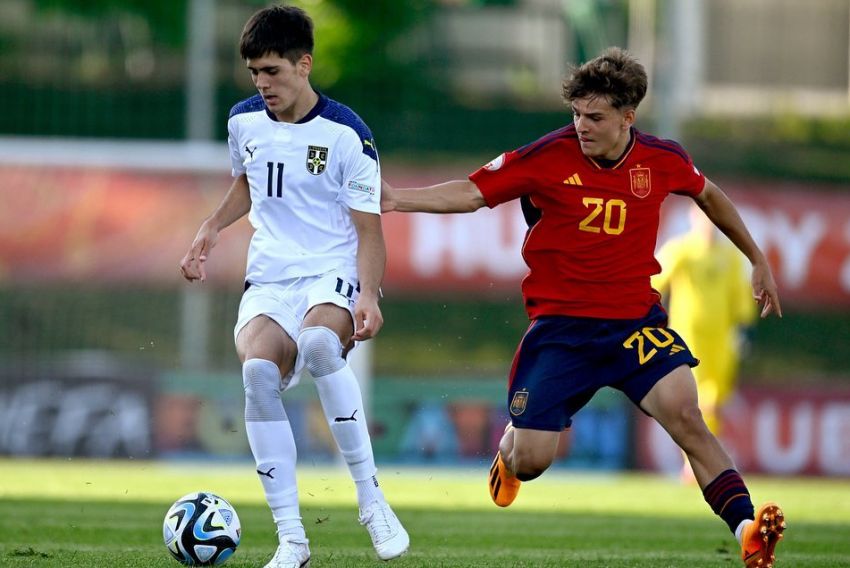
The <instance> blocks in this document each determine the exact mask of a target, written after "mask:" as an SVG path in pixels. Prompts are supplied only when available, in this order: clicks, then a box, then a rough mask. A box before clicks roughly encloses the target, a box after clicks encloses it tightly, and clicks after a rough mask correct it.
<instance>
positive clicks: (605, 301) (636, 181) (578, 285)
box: [469, 124, 705, 319]
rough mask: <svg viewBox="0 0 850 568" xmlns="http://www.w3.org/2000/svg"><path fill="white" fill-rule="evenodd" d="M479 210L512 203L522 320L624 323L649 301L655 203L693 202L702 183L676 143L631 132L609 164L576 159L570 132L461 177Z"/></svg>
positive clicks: (654, 264) (653, 298) (654, 268)
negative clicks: (520, 263)
mask: <svg viewBox="0 0 850 568" xmlns="http://www.w3.org/2000/svg"><path fill="white" fill-rule="evenodd" d="M469 179H470V180H472V182H474V183H475V185H477V186H478V189H479V190H480V191H481V193H482V195H483V196H484V200H485V201H486V203H487V205H488V207H495V206H496V205H499V204H500V203H505V202H506V201H510V200H512V199H517V198H520V199H521V203H522V208H523V213H524V214H525V216H526V220H527V221H528V223H529V229H528V233H527V234H526V237H525V243H524V244H523V249H522V255H523V259H524V260H525V263H526V264H527V265H528V268H529V271H528V274H527V275H526V277H525V278H524V279H523V282H522V292H523V298H524V300H525V307H526V311H527V312H528V316H529V318H531V319H535V318H537V317H539V316H546V315H567V316H579V317H592V318H605V319H634V318H640V317H643V316H645V315H646V314H647V312H648V311H649V308H650V307H651V306H652V305H653V304H655V303H657V302H658V300H659V299H660V296H659V294H658V293H657V292H656V291H655V290H653V289H652V286H651V285H650V276H652V275H653V274H656V273H658V272H660V270H661V267H660V265H659V264H658V261H656V260H655V242H656V239H657V236H658V223H659V216H660V209H661V202H662V201H664V199H665V198H666V197H667V196H668V195H669V194H670V193H678V194H683V195H689V196H692V197H693V196H696V195H698V194H699V193H700V192H701V191H702V189H703V187H704V185H705V177H704V176H703V175H702V174H701V173H700V172H699V170H697V169H696V168H695V167H694V165H693V162H692V160H691V158H690V156H689V155H688V154H687V152H685V150H684V149H683V148H682V147H681V146H679V145H678V144H677V143H675V142H673V141H671V140H661V139H659V138H656V137H654V136H650V135H647V134H644V133H642V132H639V131H638V130H637V129H635V128H633V129H632V131H631V139H630V141H629V146H628V147H627V149H626V151H625V152H624V153H623V155H622V156H621V157H620V159H619V160H618V161H616V162H604V161H600V160H598V159H597V160H594V159H593V158H589V157H587V156H585V155H584V154H583V153H582V151H581V147H580V146H579V142H578V136H577V134H576V130H575V127H574V126H573V125H572V124H570V125H569V126H566V127H564V128H561V129H560V130H556V131H554V132H551V133H549V134H547V135H546V136H544V137H543V138H540V139H539V140H537V141H536V142H533V143H532V144H529V145H527V146H524V147H522V148H520V149H518V150H515V151H513V152H507V153H505V154H502V155H501V156H499V157H498V158H496V159H495V160H493V161H492V162H490V163H489V164H487V165H486V166H484V167H482V168H480V169H479V170H478V171H476V172H474V173H473V174H471V175H470V176H469Z"/></svg>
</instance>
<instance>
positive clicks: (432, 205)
mask: <svg viewBox="0 0 850 568" xmlns="http://www.w3.org/2000/svg"><path fill="white" fill-rule="evenodd" d="M486 204H487V203H486V202H485V201H484V196H483V195H481V191H479V189H478V186H477V185H475V184H474V183H472V182H471V181H469V180H454V181H447V182H445V183H440V184H437V185H432V186H429V187H417V188H409V189H396V188H394V187H392V186H391V185H390V184H388V183H387V182H386V181H384V180H381V211H383V212H388V211H403V212H406V213H412V212H417V211H418V212H423V213H471V212H473V211H477V210H478V209H481V208H482V207H484V206H485V205H486Z"/></svg>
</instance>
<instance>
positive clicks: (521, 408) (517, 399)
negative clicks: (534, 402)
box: [511, 390, 528, 416]
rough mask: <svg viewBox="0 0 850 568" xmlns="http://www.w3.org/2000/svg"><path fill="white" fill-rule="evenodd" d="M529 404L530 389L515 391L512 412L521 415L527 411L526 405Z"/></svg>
mask: <svg viewBox="0 0 850 568" xmlns="http://www.w3.org/2000/svg"><path fill="white" fill-rule="evenodd" d="M527 404H528V391H526V390H521V391H517V392H515V393H514V397H513V398H512V399H511V414H513V415H514V416H519V415H520V414H522V413H523V412H525V406H526V405H527Z"/></svg>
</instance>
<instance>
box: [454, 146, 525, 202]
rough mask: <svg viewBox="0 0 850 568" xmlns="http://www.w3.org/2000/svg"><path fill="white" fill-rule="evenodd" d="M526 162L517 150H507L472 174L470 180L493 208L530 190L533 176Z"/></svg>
mask: <svg viewBox="0 0 850 568" xmlns="http://www.w3.org/2000/svg"><path fill="white" fill-rule="evenodd" d="M524 162H525V160H523V158H522V156H520V155H519V154H518V153H517V152H515V151H514V152H505V153H504V154H501V155H500V156H498V157H497V158H496V159H494V160H492V161H491V162H490V163H488V164H486V165H484V166H481V167H480V168H479V169H478V170H476V171H475V172H473V173H472V174H470V175H469V180H470V181H472V182H473V183H474V184H475V185H476V186H477V187H478V190H479V191H480V192H481V195H482V196H483V197H484V202H485V203H486V204H487V206H488V207H490V208H492V207H495V206H497V205H499V204H501V203H506V202H508V201H511V200H514V199H517V198H519V197H522V196H523V195H526V194H528V193H529V192H530V190H531V187H532V185H531V183H530V181H531V176H529V174H528V171H529V168H528V167H527V164H526V163H524Z"/></svg>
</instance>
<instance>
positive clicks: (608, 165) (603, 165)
mask: <svg viewBox="0 0 850 568" xmlns="http://www.w3.org/2000/svg"><path fill="white" fill-rule="evenodd" d="M636 141H637V136H635V129H634V127H631V128H629V143H628V145H627V146H626V149H625V150H623V153H622V154H620V157H619V158H617V159H616V160H606V159H603V158H591V157H590V156H585V158H587V159H588V160H590V163H591V164H593V165H594V166H596V169H597V170H616V169H617V168H619V167H620V166H622V165H623V162H625V161H626V158H628V157H629V154H631V153H632V150H633V149H634V147H635V142H636Z"/></svg>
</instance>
